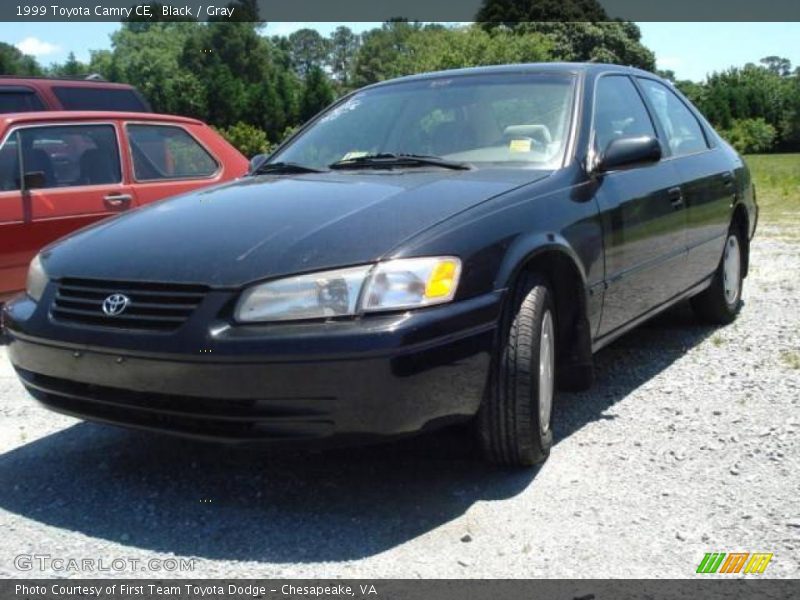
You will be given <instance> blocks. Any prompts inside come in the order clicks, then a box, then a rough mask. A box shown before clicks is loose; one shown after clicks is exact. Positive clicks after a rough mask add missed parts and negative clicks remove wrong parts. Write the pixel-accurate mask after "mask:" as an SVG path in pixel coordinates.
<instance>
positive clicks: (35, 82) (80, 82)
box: [0, 75, 135, 89]
mask: <svg viewBox="0 0 800 600" xmlns="http://www.w3.org/2000/svg"><path fill="white" fill-rule="evenodd" d="M0 85H29V86H34V87H48V86H55V85H57V86H59V87H101V88H117V89H135V88H134V87H133V86H132V85H130V84H128V83H116V82H113V81H106V80H105V79H84V78H72V77H43V76H28V77H20V76H18V75H0Z"/></svg>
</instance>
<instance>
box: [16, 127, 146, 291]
mask: <svg viewBox="0 0 800 600" xmlns="http://www.w3.org/2000/svg"><path fill="white" fill-rule="evenodd" d="M118 139H119V136H118V132H117V128H116V126H115V125H114V124H113V123H80V124H71V123H67V124H53V125H36V126H23V127H20V128H17V129H15V130H13V131H12V132H11V133H10V134H9V135H8V136H7V137H6V139H5V140H4V142H3V144H2V146H0V163H1V164H0V167H3V168H1V169H0V179H2V181H0V239H2V240H3V242H2V247H0V298H8V296H10V295H11V294H13V293H15V292H18V291H21V290H23V289H24V287H25V274H26V272H27V266H28V263H29V262H30V260H31V259H32V258H33V257H34V256H35V255H36V253H37V252H38V251H39V250H40V249H41V248H43V247H44V246H46V245H47V244H49V243H50V242H53V241H55V240H57V239H58V238H60V237H63V236H65V235H67V234H68V233H71V232H73V231H75V230H77V229H79V228H81V227H84V226H86V225H89V224H90V223H93V222H95V221H97V220H99V219H104V218H107V217H109V216H112V215H116V214H118V213H120V212H122V211H125V210H128V209H129V208H132V207H133V206H134V205H135V204H136V201H135V198H134V196H133V190H132V189H131V187H130V186H129V185H127V184H125V183H124V181H123V174H122V166H121V161H120V148H119V141H118ZM6 163H7V164H6ZM6 167H7V168H6Z"/></svg>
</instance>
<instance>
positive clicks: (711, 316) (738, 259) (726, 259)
mask: <svg viewBox="0 0 800 600" xmlns="http://www.w3.org/2000/svg"><path fill="white" fill-rule="evenodd" d="M743 248H744V240H742V239H741V233H740V232H739V230H738V228H737V227H735V226H734V227H731V230H730V231H729V232H728V237H727V239H726V240H725V248H724V249H723V252H722V259H721V260H720V263H719V266H718V267H717V270H716V272H715V273H714V279H713V280H712V282H711V285H710V286H709V287H708V288H707V289H706V290H704V291H703V292H701V293H699V294H698V295H697V296H695V297H694V298H692V301H691V303H692V308H693V309H694V311H695V313H696V314H697V315H698V316H699V317H700V318H702V319H703V320H705V321H708V322H709V323H714V324H719V325H725V324H727V323H730V322H732V321H733V320H734V319H735V318H736V315H737V314H738V313H739V309H740V308H741V304H742V265H743V260H742V258H743V257H742V249H743Z"/></svg>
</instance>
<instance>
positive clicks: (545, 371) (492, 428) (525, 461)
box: [477, 274, 557, 466]
mask: <svg viewBox="0 0 800 600" xmlns="http://www.w3.org/2000/svg"><path fill="white" fill-rule="evenodd" d="M552 298H553V295H552V292H551V291H550V288H549V286H548V285H547V283H546V281H545V280H544V279H543V278H542V277H541V276H539V275H536V274H524V275H523V276H522V280H521V281H520V282H519V284H518V285H517V286H516V290H515V292H514V297H513V298H512V299H511V303H510V310H509V311H508V315H507V316H506V318H505V319H504V320H503V323H502V331H501V336H500V339H499V343H498V349H497V351H496V355H495V357H494V360H493V366H492V371H491V373H490V375H489V382H488V385H487V390H486V395H485V397H484V400H483V404H482V406H481V410H480V412H479V414H478V420H477V424H478V434H479V438H480V442H481V446H482V448H483V452H484V455H485V456H486V458H487V459H488V460H490V461H491V462H494V463H498V464H504V465H511V466H531V465H534V464H537V463H540V462H543V461H544V460H545V459H546V458H547V456H548V455H549V454H550V447H551V446H552V445H553V432H552V430H551V427H550V421H551V414H552V406H553V396H554V393H555V357H556V356H557V354H556V346H555V343H556V339H557V336H556V320H555V317H556V313H555V310H554V308H553V300H552Z"/></svg>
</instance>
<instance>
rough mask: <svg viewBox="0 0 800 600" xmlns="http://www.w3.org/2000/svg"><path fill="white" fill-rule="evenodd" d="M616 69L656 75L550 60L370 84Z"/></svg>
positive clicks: (612, 67)
mask: <svg viewBox="0 0 800 600" xmlns="http://www.w3.org/2000/svg"><path fill="white" fill-rule="evenodd" d="M608 71H615V72H619V73H628V74H636V75H647V76H650V77H654V75H653V73H650V72H649V71H643V70H642V69H637V68H636V67H626V66H624V65H615V64H610V63H592V62H549V63H522V64H510V65H491V66H485V67H468V68H465V69H449V70H446V71H432V72H430V73H420V74H418V75H407V76H405V77H398V78H396V79H389V80H387V81H382V82H380V83H376V84H373V85H371V86H369V87H370V88H372V87H380V86H383V85H391V84H393V83H400V82H407V81H424V80H425V79H437V78H441V77H454V76H465V75H489V74H503V73H507V74H514V73H516V74H519V73H565V74H573V75H577V74H580V73H599V72H608Z"/></svg>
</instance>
